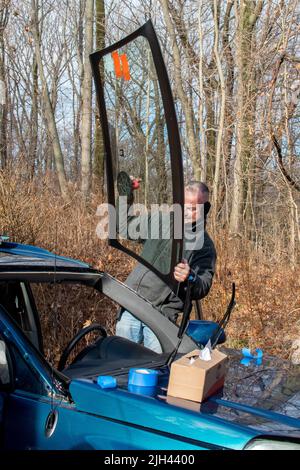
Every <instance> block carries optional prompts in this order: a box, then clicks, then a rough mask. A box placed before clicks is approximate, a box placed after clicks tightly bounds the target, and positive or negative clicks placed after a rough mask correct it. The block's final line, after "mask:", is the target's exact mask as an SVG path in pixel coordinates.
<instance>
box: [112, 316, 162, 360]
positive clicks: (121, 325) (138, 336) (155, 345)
mask: <svg viewBox="0 0 300 470" xmlns="http://www.w3.org/2000/svg"><path fill="white" fill-rule="evenodd" d="M116 335H117V336H122V337H123V338H127V339H130V340H131V341H134V342H135V343H140V344H144V346H145V347H146V348H148V349H152V351H155V352H157V353H161V352H162V349H161V346H160V343H159V341H158V339H157V338H156V336H155V334H154V333H153V331H152V330H150V328H149V327H148V326H146V325H145V323H142V322H141V321H140V320H138V319H137V318H135V317H134V316H133V315H131V313H129V312H127V310H125V311H124V312H123V313H122V316H121V318H120V320H119V321H118V322H117V325H116Z"/></svg>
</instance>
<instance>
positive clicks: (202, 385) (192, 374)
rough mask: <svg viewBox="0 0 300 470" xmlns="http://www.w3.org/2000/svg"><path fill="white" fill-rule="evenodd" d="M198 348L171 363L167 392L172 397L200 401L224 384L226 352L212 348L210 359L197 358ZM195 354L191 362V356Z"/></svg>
mask: <svg viewBox="0 0 300 470" xmlns="http://www.w3.org/2000/svg"><path fill="white" fill-rule="evenodd" d="M199 352H200V351H199V350H198V349H195V350H194V351H192V352H190V353H188V354H186V355H185V356H182V357H181V358H180V359H178V360H177V361H174V362H173V363H172V365H171V372H170V377H169V385H168V392H167V394H168V395H170V396H173V397H178V398H184V399H186V400H193V401H197V402H200V403H201V402H202V401H203V400H205V399H206V398H208V397H209V396H210V395H213V394H214V393H216V392H217V391H218V390H219V389H220V388H222V387H223V385H224V380H225V372H226V362H227V360H228V358H227V356H226V354H223V353H221V352H220V351H217V350H216V349H214V350H213V351H212V354H211V360H210V361H203V360H202V359H200V358H199ZM195 356H197V358H196V360H195V361H194V362H193V363H191V362H190V359H191V357H195Z"/></svg>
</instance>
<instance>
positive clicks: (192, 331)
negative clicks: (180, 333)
mask: <svg viewBox="0 0 300 470" xmlns="http://www.w3.org/2000/svg"><path fill="white" fill-rule="evenodd" d="M218 328H219V324H218V323H217V322H214V321H209V320H190V321H189V324H188V327H187V330H186V333H187V334H188V335H189V336H191V338H193V340H194V341H196V342H197V343H200V344H202V345H203V346H205V345H206V344H207V342H208V340H209V339H211V338H212V337H213V335H214V334H215V333H216V332H217V330H218ZM225 340H226V336H225V332H224V330H223V329H222V333H221V336H220V338H219V341H218V343H219V344H221V343H224V341H225Z"/></svg>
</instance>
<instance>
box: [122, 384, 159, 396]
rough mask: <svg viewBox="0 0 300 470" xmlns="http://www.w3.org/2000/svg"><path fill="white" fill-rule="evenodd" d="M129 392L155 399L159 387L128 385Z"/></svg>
mask: <svg viewBox="0 0 300 470" xmlns="http://www.w3.org/2000/svg"><path fill="white" fill-rule="evenodd" d="M128 390H129V391H130V392H132V393H137V394H138V395H147V396H148V397H155V395H156V394H157V387H140V386H139V385H130V384H129V385H128Z"/></svg>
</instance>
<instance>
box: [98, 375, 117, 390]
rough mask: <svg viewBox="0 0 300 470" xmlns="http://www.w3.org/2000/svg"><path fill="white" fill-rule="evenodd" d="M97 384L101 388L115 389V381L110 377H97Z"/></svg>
mask: <svg viewBox="0 0 300 470" xmlns="http://www.w3.org/2000/svg"><path fill="white" fill-rule="evenodd" d="M97 384H98V385H99V387H101V388H116V387H117V380H116V378H115V377H112V376H110V375H99V377H97Z"/></svg>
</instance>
